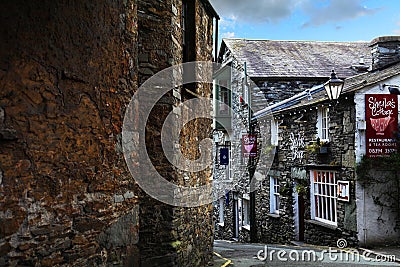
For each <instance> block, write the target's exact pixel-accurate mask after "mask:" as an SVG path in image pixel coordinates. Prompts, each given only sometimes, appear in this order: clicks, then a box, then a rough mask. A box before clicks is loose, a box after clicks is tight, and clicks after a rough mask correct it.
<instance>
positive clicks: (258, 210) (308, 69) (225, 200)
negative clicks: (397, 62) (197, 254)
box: [214, 39, 372, 242]
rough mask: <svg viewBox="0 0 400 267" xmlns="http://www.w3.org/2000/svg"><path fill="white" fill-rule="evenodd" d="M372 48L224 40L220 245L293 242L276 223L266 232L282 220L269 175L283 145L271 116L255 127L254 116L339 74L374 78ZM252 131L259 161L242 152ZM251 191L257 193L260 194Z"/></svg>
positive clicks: (218, 135) (219, 82)
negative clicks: (275, 134) (233, 241)
mask: <svg viewBox="0 0 400 267" xmlns="http://www.w3.org/2000/svg"><path fill="white" fill-rule="evenodd" d="M369 45H370V44H369V42H316V41H272V40H246V39H223V41H222V44H221V49H220V52H219V57H218V62H220V63H221V64H222V65H223V66H224V68H223V69H221V70H220V71H219V75H217V76H216V77H215V84H216V86H215V89H214V95H215V99H216V100H218V101H215V103H214V105H215V112H216V114H215V117H216V119H215V124H214V129H215V130H214V132H215V134H214V136H215V151H214V152H215V159H216V160H215V165H214V167H215V168H214V181H215V183H216V191H217V192H218V197H219V200H218V201H217V202H216V203H214V212H215V217H216V218H217V220H218V221H219V222H218V223H217V224H216V233H215V236H216V238H220V239H232V238H233V239H238V240H240V241H249V240H252V241H274V242H278V241H282V240H285V241H287V240H291V237H292V236H293V231H292V230H290V229H289V228H290V227H292V228H293V224H291V223H289V224H288V225H289V226H288V227H289V228H288V229H283V228H282V227H278V228H274V227H273V223H274V220H272V219H271V220H270V222H269V225H268V227H269V228H268V231H266V230H265V229H266V228H265V227H266V224H267V222H268V221H269V220H268V218H273V217H274V216H275V215H274V212H271V209H270V208H269V207H266V206H264V204H265V203H268V202H269V199H270V197H272V196H270V195H269V193H268V195H265V194H263V192H264V191H265V190H266V189H268V190H269V184H270V183H271V180H270V176H269V175H268V174H269V168H270V166H271V164H272V162H273V161H274V162H276V163H277V162H278V158H277V157H275V150H276V149H275V146H276V142H277V140H275V139H271V137H273V135H272V136H271V133H270V129H271V121H273V118H272V117H271V116H270V115H269V113H265V116H264V117H263V119H262V120H257V123H249V119H248V118H249V110H250V112H251V113H252V115H254V114H255V113H257V112H259V111H260V110H262V109H264V108H265V107H268V106H272V105H274V104H276V103H279V102H281V101H283V100H285V99H289V98H291V97H293V96H294V95H297V94H301V93H303V94H307V96H310V97H311V94H310V92H311V89H312V88H314V87H315V86H318V85H321V84H323V83H325V82H326V81H327V80H328V79H329V76H330V72H331V70H332V69H333V68H334V69H335V71H336V73H337V74H338V76H339V77H340V78H348V77H352V76H355V75H360V74H362V73H366V72H367V71H368V69H370V66H371V63H372V55H371V49H370V47H369ZM224 88H225V89H224ZM224 105H225V106H229V107H230V110H229V112H226V111H225V108H224ZM285 105H288V103H286V104H285ZM221 107H222V111H223V112H221ZM224 112H225V113H224ZM217 122H218V123H217ZM250 131H253V134H254V135H256V136H257V137H258V141H257V149H258V152H259V153H258V156H257V157H256V158H254V159H251V161H249V158H246V157H244V156H243V147H242V145H243V144H242V142H243V136H246V135H248V134H249V133H251V132H250ZM221 149H222V151H227V149H228V154H229V159H230V160H229V162H228V163H227V165H225V164H221V163H220V159H219V156H220V155H221ZM277 150H278V151H279V148H277ZM224 153H226V152H224ZM255 165H257V166H256V167H254V166H255ZM252 170H253V171H254V174H253V173H252V174H251V177H252V180H251V181H252V182H250V175H249V174H250V171H252ZM272 171H274V170H272ZM265 183H267V184H268V187H267V188H265V186H266V184H265ZM251 186H254V189H253V190H251V188H250V187H251ZM260 187H262V188H261V189H260ZM275 188H276V189H278V186H276V187H275ZM252 192H254V193H252ZM290 216H292V215H290ZM290 216H289V217H290ZM278 223H281V222H278ZM272 229H274V230H272ZM277 229H281V230H277ZM282 229H283V230H282ZM251 235H252V236H251ZM267 235H275V236H276V237H279V240H275V239H274V238H272V237H268V238H266V236H267ZM251 237H252V238H251Z"/></svg>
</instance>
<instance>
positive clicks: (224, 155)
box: [219, 147, 229, 165]
mask: <svg viewBox="0 0 400 267" xmlns="http://www.w3.org/2000/svg"><path fill="white" fill-rule="evenodd" d="M219 164H221V165H229V148H227V147H224V148H220V150H219Z"/></svg>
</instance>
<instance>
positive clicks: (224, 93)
mask: <svg viewBox="0 0 400 267" xmlns="http://www.w3.org/2000/svg"><path fill="white" fill-rule="evenodd" d="M218 87H219V96H218V99H219V101H220V102H222V103H220V107H219V114H220V115H229V106H230V90H229V89H228V88H227V87H228V81H226V80H220V81H219V86H218Z"/></svg>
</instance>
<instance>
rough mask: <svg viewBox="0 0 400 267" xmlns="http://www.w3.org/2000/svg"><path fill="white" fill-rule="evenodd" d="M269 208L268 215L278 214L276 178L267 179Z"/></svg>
mask: <svg viewBox="0 0 400 267" xmlns="http://www.w3.org/2000/svg"><path fill="white" fill-rule="evenodd" d="M269 188H270V189H269V208H270V213H273V214H279V209H280V194H279V180H278V178H276V177H272V176H270V178H269Z"/></svg>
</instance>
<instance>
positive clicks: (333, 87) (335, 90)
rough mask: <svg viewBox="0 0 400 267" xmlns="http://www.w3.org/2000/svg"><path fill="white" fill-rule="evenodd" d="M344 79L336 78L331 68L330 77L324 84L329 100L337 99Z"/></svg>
mask: <svg viewBox="0 0 400 267" xmlns="http://www.w3.org/2000/svg"><path fill="white" fill-rule="evenodd" d="M343 86H344V81H343V80H341V79H338V77H337V76H336V73H335V70H332V73H331V78H330V79H329V81H327V82H326V83H325V84H324V87H325V90H326V92H327V93H328V97H329V99H330V100H337V99H338V98H339V96H340V94H341V93H342V90H343Z"/></svg>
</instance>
